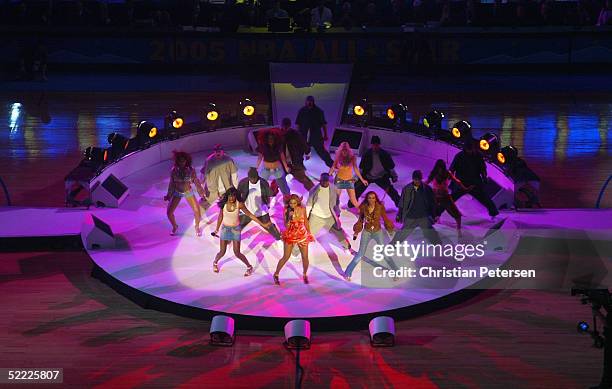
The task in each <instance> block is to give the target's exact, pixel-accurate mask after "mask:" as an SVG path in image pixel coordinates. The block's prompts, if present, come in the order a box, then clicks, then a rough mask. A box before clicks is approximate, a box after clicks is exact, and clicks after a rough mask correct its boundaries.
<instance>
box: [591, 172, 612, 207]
mask: <svg viewBox="0 0 612 389" xmlns="http://www.w3.org/2000/svg"><path fill="white" fill-rule="evenodd" d="M611 180H612V174H611V175H610V176H609V177H608V179H607V180H606V182H605V183H604V184H603V186H602V187H601V190H600V191H599V196H597V202H596V203H595V208H599V206H600V205H601V199H602V198H603V195H604V193H605V192H606V188H607V187H608V184H609V183H610V181H611Z"/></svg>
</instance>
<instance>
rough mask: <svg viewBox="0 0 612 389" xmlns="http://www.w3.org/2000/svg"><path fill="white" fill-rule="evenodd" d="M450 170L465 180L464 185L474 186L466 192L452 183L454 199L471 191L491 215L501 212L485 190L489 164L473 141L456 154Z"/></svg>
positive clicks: (462, 180)
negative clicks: (487, 164)
mask: <svg viewBox="0 0 612 389" xmlns="http://www.w3.org/2000/svg"><path fill="white" fill-rule="evenodd" d="M448 170H450V171H451V172H453V173H455V176H456V177H457V178H458V179H459V180H461V182H463V185H465V186H467V187H469V186H473V189H471V190H470V191H469V192H466V191H464V190H461V189H460V188H458V187H457V186H456V185H452V190H453V194H452V196H453V201H457V200H458V199H459V198H460V197H461V196H463V195H464V194H466V193H469V194H471V195H472V196H473V197H474V198H475V199H476V200H478V202H479V203H480V204H482V205H484V206H485V207H486V208H487V211H488V212H489V216H496V215H498V214H499V211H498V210H497V207H496V206H495V204H494V203H493V201H492V200H491V198H490V197H489V196H488V195H487V194H486V192H485V183H486V182H487V166H486V165H485V162H484V158H483V156H482V154H480V152H478V150H476V147H475V146H474V145H473V144H472V143H471V142H467V143H466V145H465V146H464V147H463V150H461V151H460V152H459V153H457V155H455V158H453V162H452V163H451V165H450V167H449V169H448Z"/></svg>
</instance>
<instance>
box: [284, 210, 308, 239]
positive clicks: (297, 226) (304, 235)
mask: <svg viewBox="0 0 612 389" xmlns="http://www.w3.org/2000/svg"><path fill="white" fill-rule="evenodd" d="M282 238H283V242H285V243H287V244H297V245H298V246H302V247H303V246H306V245H308V243H310V242H314V237H313V236H312V234H311V233H309V232H308V230H307V229H306V208H304V207H299V208H297V209H296V210H295V211H294V212H293V215H292V217H291V220H289V222H288V223H287V229H286V230H285V231H283V235H282Z"/></svg>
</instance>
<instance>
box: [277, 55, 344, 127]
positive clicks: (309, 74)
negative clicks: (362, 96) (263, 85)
mask: <svg viewBox="0 0 612 389" xmlns="http://www.w3.org/2000/svg"><path fill="white" fill-rule="evenodd" d="M352 70H353V66H352V65H350V64H307V63H271V64H270V82H271V84H272V85H271V86H272V115H273V120H274V124H277V125H279V124H280V122H281V120H282V119H283V118H285V117H288V118H290V119H291V123H294V122H295V118H296V117H297V112H298V110H299V109H300V108H301V107H303V106H304V100H305V99H306V96H314V98H315V103H316V104H317V105H318V106H319V107H320V108H321V109H323V111H325V119H326V120H327V126H328V130H329V134H330V135H331V133H332V130H333V128H334V127H335V126H336V125H338V124H340V119H341V118H342V109H343V108H344V102H345V99H346V94H347V92H348V88H349V83H350V80H351V72H352Z"/></svg>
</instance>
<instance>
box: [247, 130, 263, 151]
mask: <svg viewBox="0 0 612 389" xmlns="http://www.w3.org/2000/svg"><path fill="white" fill-rule="evenodd" d="M261 130H262V129H261V128H254V129H252V130H250V131H249V132H248V133H247V145H248V149H249V150H248V151H249V152H250V153H252V154H257V134H258V133H259V131H261Z"/></svg>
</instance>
